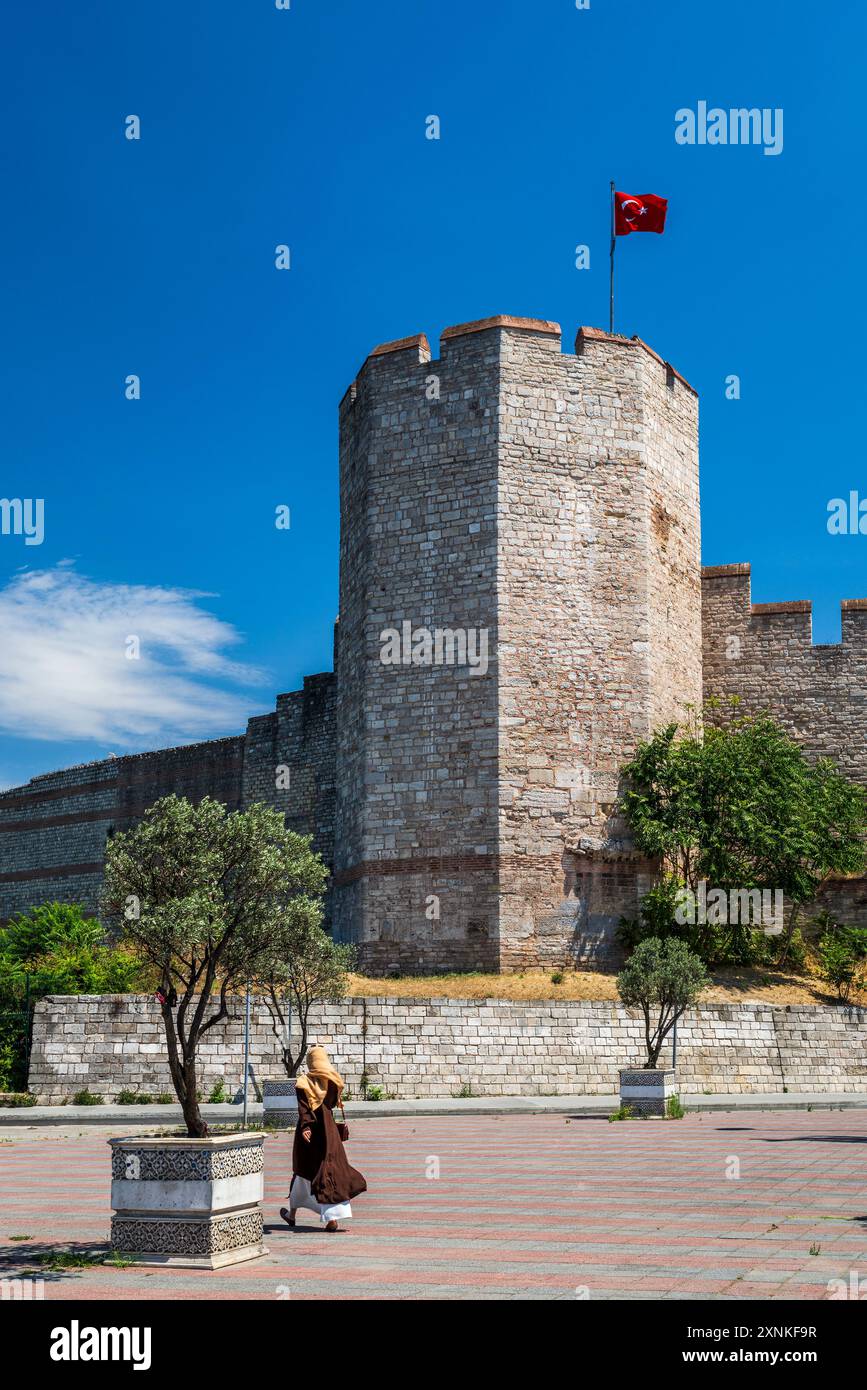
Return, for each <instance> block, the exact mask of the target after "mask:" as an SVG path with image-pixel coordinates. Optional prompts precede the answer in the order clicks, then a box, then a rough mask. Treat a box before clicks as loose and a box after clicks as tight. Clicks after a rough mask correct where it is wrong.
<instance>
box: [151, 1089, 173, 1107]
mask: <svg viewBox="0 0 867 1390" xmlns="http://www.w3.org/2000/svg"><path fill="white" fill-rule="evenodd" d="M176 1099H177V1097H176V1096H173V1095H172V1093H171V1091H160V1093H159V1095H158V1096H157V1098H156V1104H157V1105H174V1103H175V1101H176Z"/></svg>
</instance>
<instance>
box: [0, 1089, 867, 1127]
mask: <svg viewBox="0 0 867 1390" xmlns="http://www.w3.org/2000/svg"><path fill="white" fill-rule="evenodd" d="M681 1099H682V1101H683V1104H684V1106H685V1108H686V1111H687V1114H690V1113H692V1114H703V1113H705V1112H708V1113H711V1114H712V1113H716V1112H720V1111H733V1110H734V1111H741V1112H752V1111H772V1110H773V1111H786V1110H867V1093H865V1092H861V1091H839V1092H833V1091H832V1092H828V1091H826V1092H822V1093H816V1094H813V1093H810V1092H796V1093H791V1094H785V1093H774V1094H765V1095H762V1094H754V1093H746V1094H743V1095H731V1094H720V1095H711V1096H705V1095H700V1096H699V1095H689V1094H687V1095H684V1096H682V1097H681ZM618 1105H619V1096H618V1095H617V1094H616V1093H615V1092H612V1093H611V1094H609V1095H601V1096H478V1097H474V1098H472V1099H467V1100H458V1099H452V1098H450V1097H442V1098H435V1099H428V1100H384V1101H376V1102H373V1101H368V1102H366V1103H365V1102H364V1101H352V1102H350V1107H349V1114H348V1117H347V1118H348V1119H349V1120H350V1121H352V1120H370V1119H377V1118H381V1119H385V1118H411V1117H413V1116H415V1117H419V1118H420V1117H427V1118H430V1117H437V1116H452V1117H454V1116H460V1115H465V1116H472V1117H475V1118H479V1117H481V1116H485V1115H487V1116H491V1117H494V1116H508V1115H564V1116H567V1117H568V1118H570V1119H576V1120H578V1119H600V1118H601V1119H605V1118H607V1117H608V1116H609V1115H610V1114H611V1113H612V1111H614V1110H616V1109H617V1107H618ZM201 1110H202V1115H203V1116H204V1118H205V1119H206V1120H208V1121H209V1123H211V1124H228V1125H231V1124H235V1125H239V1124H240V1123H241V1114H242V1109H241V1106H240V1105H208V1104H205V1105H203V1106H202V1107H201ZM247 1119H248V1122H249V1121H252V1122H254V1123H255V1122H257V1121H261V1119H262V1106H261V1105H260V1104H258V1103H256V1104H253V1105H249V1106H248V1107H247ZM181 1120H182V1114H181V1109H180V1106H178V1105H147V1106H142V1105H139V1106H136V1105H33V1106H24V1107H20V1108H15V1109H11V1108H10V1109H0V1129H6V1128H10V1129H11V1128H20V1127H27V1128H31V1129H32V1128H41V1127H56V1126H69V1127H72V1126H76V1125H101V1126H102V1127H103V1128H105V1127H116V1126H117V1127H123V1128H125V1127H126V1126H128V1125H135V1126H137V1127H139V1128H141V1127H142V1126H144V1127H152V1128H163V1127H164V1126H166V1125H176V1124H179V1123H181ZM274 1132H275V1133H278V1134H279V1133H281V1131H280V1130H275V1131H274ZM284 1132H285V1131H284Z"/></svg>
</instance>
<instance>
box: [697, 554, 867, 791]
mask: <svg viewBox="0 0 867 1390" xmlns="http://www.w3.org/2000/svg"><path fill="white" fill-rule="evenodd" d="M750 584H751V574H750V566H749V565H747V564H737V565H712V566H708V567H706V568H705V569H704V570H703V571H702V630H703V647H704V656H703V666H704V695H705V699H707V698H708V696H722V697H724V698H726V697H730V696H736V697H737V699H738V701H739V710H740V711H741V712H742V713H744V714H757V713H759V712H761V711H767V712H768V713H770V714H772V715H773V716H774V718H775V719H777V720H778V721H779V723H780V724H782V726H783V727H784V728H785V729H787V730H788V731H789V732H790V733H791V734H792V736H793V737H794V738H796V739H797V740H798V741H799V742H800V743H802V744H803V745H804V747H805V748H806V749H807V751H808V752H809V753H810V754H811V756H813V757H830V758H833V759H834V760H835V761H836V762H838V763H839V764H840V766H841V767H842V768H843V769H844V770H845V771H846V772H847V774H848V775H849V776H851V777H852V778H853V779H854V780H856V781H860V782H864V783H867V706H865V703H864V699H863V691H864V690H865V689H867V599H862V598H858V599H844V600H843V602H842V604H841V610H842V641H840V642H834V643H814V642H813V632H812V623H813V606H812V604H811V603H810V602H809V601H808V600H806V599H796V600H792V601H789V602H783V603H753V602H752V601H751V593H750ZM720 717H722V716H720Z"/></svg>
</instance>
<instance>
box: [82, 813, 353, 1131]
mask: <svg viewBox="0 0 867 1390" xmlns="http://www.w3.org/2000/svg"><path fill="white" fill-rule="evenodd" d="M326 879H327V870H326V868H325V866H324V865H323V864H322V862H321V860H320V859H319V857H318V856H317V855H315V854H314V853H313V852H312V850H311V848H310V840H309V838H305V837H303V836H300V835H296V834H294V833H293V832H292V831H291V830H287V829H286V826H285V822H284V819H283V815H282V814H281V813H280V812H279V811H275V810H272V809H270V808H269V807H267V806H262V805H255V806H251V807H250V808H249V810H246V811H232V812H229V811H227V810H226V808H225V806H223V805H222V804H221V803H220V802H218V801H214V800H213V799H211V798H210V797H206V798H205V799H204V800H203V801H201V802H200V803H199V804H198V805H196V806H194V805H192V804H191V803H190V802H189V801H187V800H186V799H184V798H183V797H178V796H167V797H164V798H162V800H160V801H157V802H156V803H155V804H154V805H153V806H151V807H150V808H149V810H148V811H146V812H145V815H144V818H143V820H142V822H141V823H140V824H139V825H138V826H136V827H135V829H133V830H128V831H126V832H124V833H122V834H119V835H116V836H115V837H114V838H113V839H111V840H109V842H108V845H107V846H106V868H105V888H104V896H103V912H104V915H105V916H106V917H107V919H108V920H109V921H112V922H114V923H116V924H117V925H118V926H119V927H120V928H121V929H122V932H123V936H124V938H125V939H126V941H128V942H129V944H130V945H132V946H133V947H134V949H135V950H136V951H137V952H138V953H139V955H140V956H141V957H142V958H143V959H144V960H146V961H147V962H149V963H150V964H151V966H152V967H153V968H154V970H155V972H156V976H157V978H158V979H159V981H160V986H159V991H158V994H157V998H158V1000H159V1004H160V1011H161V1014H162V1019H163V1026H164V1028H165V1036H166V1048H167V1052H168V1063H169V1071H170V1073H171V1078H172V1082H173V1085H174V1088H175V1091H176V1093H177V1097H178V1100H179V1101H180V1104H181V1108H182V1110H183V1112H184V1119H185V1120H186V1124H187V1132H188V1134H189V1135H190V1136H191V1137H194V1138H198V1137H201V1136H203V1135H205V1134H207V1132H208V1127H207V1124H206V1123H205V1121H204V1119H203V1118H202V1115H201V1112H200V1109H199V1101H198V1088H197V1066H196V1061H197V1049H198V1047H199V1044H200V1042H201V1040H202V1038H203V1037H204V1035H205V1034H206V1033H207V1032H208V1030H209V1029H211V1028H213V1027H215V1026H216V1025H217V1024H218V1023H220V1022H221V1021H222V1020H223V1019H225V1018H227V1017H228V1016H229V1007H230V1000H231V997H232V995H233V994H237V993H238V992H240V991H241V990H242V989H244V987H245V986H246V984H247V983H248V981H251V980H253V979H255V978H257V976H258V974H259V972H260V970H261V969H262V966H263V963H264V962H265V961H266V960H268V959H270V957H271V952H272V942H273V940H274V939H275V938H278V937H280V936H281V934H284V933H286V932H288V931H292V930H301V929H302V928H303V927H304V925H305V924H310V925H313V924H316V923H318V921H319V918H320V914H321V899H322V894H323V892H324V888H325V882H326Z"/></svg>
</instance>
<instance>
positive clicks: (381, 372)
mask: <svg viewBox="0 0 867 1390" xmlns="http://www.w3.org/2000/svg"><path fill="white" fill-rule="evenodd" d="M493 332H498V333H500V334H503V335H506V334H518V335H529V336H530V337H531V338H533V339H534V340H535V342H536V344H537V347H538V348H539V350H541V351H543V352H546V353H550V354H551V355H553V356H556V357H560V358H561V359H562V361H563V363H564V371H567V370H568V367H567V366H566V364H568V363H569V361H570V360H571V361H573V362H574V360H575V359H576V358H587V359H588V362H592V361H593V359H594V357H595V355H596V354H598V353H606V354H607V353H609V352H611V351H612V350H613V351H615V352H617V351H619V350H620V349H625V350H627V351H628V352H629V353H635V352H641V353H644V354H646V355H647V356H648V357H650V358H651V359H652V360H653V361H654V362H656V363H658V364H659V366H660V367H661V368H662V372H661V375H660V380H662V381H664V382H665V383H666V385H667V386H668V387H669V389H675V388H680V387H682V388H684V389H685V390H686V391H687V392H689V393H690V395H692V396H694V397H697V394H698V393H697V392H696V390H695V388H694V387H693V386H691V385H690V383H689V382H688V381H687V380H686V378H685V377H684V376H682V375H681V373H680V372H679V371H678V370H677V369H676V368H675V367H673V366H672V364H671V363H670V362H667V361H666V360H665V358H663V357H661V356H660V354H659V353H658V352H656V351H655V350H654V349H653V348H652V347H650V345H649V344H648V343H646V342H644V340H643V339H642V338H639V337H638V336H637V334H636V335H635V336H633V337H632V338H627V337H624V336H623V335H622V334H618V333H606V332H604V331H603V330H602V329H601V328H592V327H589V326H586V325H585V326H582V327H581V328H579V329H578V333H577V335H576V338H575V346H574V352H572V353H569V352H563V350H562V336H563V335H562V329H561V327H560V324H559V323H554V322H553V321H551V320H549V319H536V318H523V317H520V316H517V315H512V314H495V315H492V316H491V317H489V318H484V319H475V320H472V321H470V322H468V323H458V324H453V325H452V326H450V327H448V328H444V329H443V330H442V332H441V333H440V336H439V356H438V357H432V356H431V348H430V342H429V340H428V337H427V335H426V334H425V333H413V334H409V335H408V336H407V337H405V338H396V339H394V340H393V341H391V342H387V343H380V344H379V345H378V346H377V347H375V348H373V349H372V351H371V352H369V353H368V355H367V357H366V358H365V359H364V362H363V363H362V365H361V367H360V369H359V371H358V374H357V375H356V377H355V379H354V380H353V381H352V382H351V383H350V385H349V387H348V388H347V390H346V392H345V394H344V397H343V400H342V402H341V409H343V408H344V407H346V406H352V405H354V403H355V401H356V400H357V398H358V385H359V381H360V379H361V378H362V375H363V374H368V375H369V374H370V373H371V372H372V373H373V375H374V377H375V379H376V381H377V384H378V385H379V386H382V385H383V384H385V383H387V382H388V381H389V379H394V381H395V382H396V383H398V382H404V381H405V377H406V373H407V371H411V369H412V368H413V367H417V366H424V367H427V368H428V370H429V371H437V370H438V369H448V368H449V367H450V366H452V365H457V364H460V362H461V361H462V359H463V358H465V357H467V356H477V355H478V346H477V345H476V344H475V343H473V342H471V341H468V340H471V339H473V338H475V336H476V335H478V334H487V333H493Z"/></svg>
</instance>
